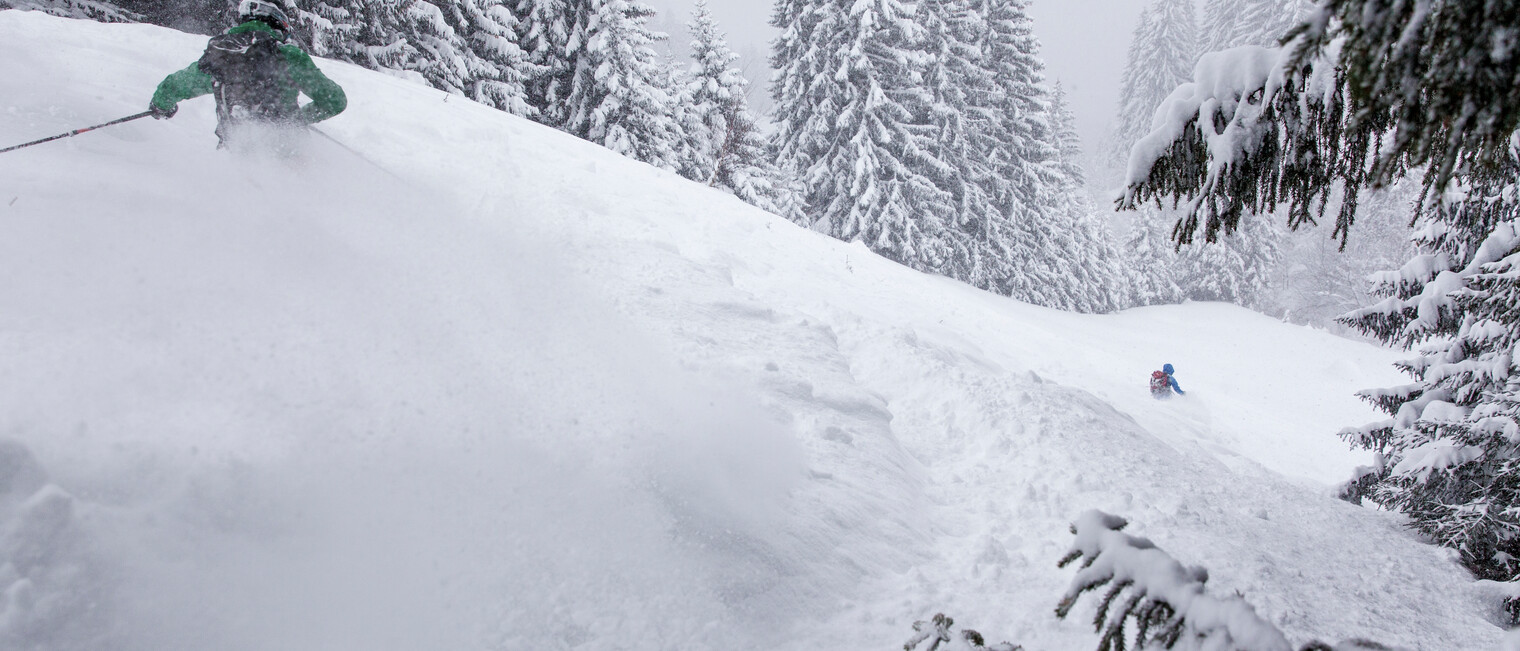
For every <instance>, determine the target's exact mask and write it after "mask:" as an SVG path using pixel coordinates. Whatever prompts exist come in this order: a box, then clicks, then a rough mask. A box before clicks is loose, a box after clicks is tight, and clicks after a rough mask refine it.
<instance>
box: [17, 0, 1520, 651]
mask: <svg viewBox="0 0 1520 651" xmlns="http://www.w3.org/2000/svg"><path fill="white" fill-rule="evenodd" d="M204 43H205V41H204V37H197V36H191V35H185V34H181V33H177V32H172V31H169V30H165V29H160V28H156V27H151V26H144V25H104V24H96V23H89V22H76V21H68V20H63V19H57V18H51V17H47V16H43V15H41V14H37V13H25V12H18V11H0V79H3V80H4V83H3V84H0V115H3V116H4V119H0V143H5V144H11V143H16V142H23V141H26V140H31V139H34V138H39V137H43V136H47V135H52V134H54V133H59V132H62V131H66V130H69V129H72V128H75V127H78V126H84V125H89V124H95V123H98V122H103V121H105V120H108V119H111V118H114V117H118V116H121V115H126V114H130V113H134V112H137V111H140V110H142V109H143V108H144V107H145V106H146V104H147V100H148V97H149V95H150V94H151V92H152V89H153V87H154V86H155V85H156V83H157V82H158V81H159V80H160V79H161V78H162V77H163V76H164V75H166V74H168V73H169V72H172V71H174V70H177V69H179V68H182V67H184V66H185V65H186V64H187V63H188V62H190V61H193V60H194V59H195V58H196V57H197V56H198V55H199V53H200V51H201V49H202V48H203V47H204ZM320 65H321V67H322V68H323V69H324V70H325V71H327V72H328V74H329V75H330V76H332V77H333V78H334V79H335V80H336V81H338V82H339V83H340V84H342V85H343V87H344V88H345V89H346V90H347V91H348V94H349V99H350V102H349V109H348V111H347V112H346V113H344V114H343V115H341V116H339V117H337V118H335V119H333V120H331V121H329V122H327V123H324V124H323V125H322V129H324V130H325V131H326V132H327V133H329V134H331V135H332V136H334V137H335V138H338V139H339V140H341V141H343V142H345V143H347V144H349V145H351V146H352V147H354V148H355V149H357V150H359V151H360V152H362V153H363V154H364V155H365V156H367V157H369V158H371V159H372V160H373V161H375V162H376V163H378V164H379V165H380V166H383V167H384V168H386V169H388V170H390V171H392V172H394V173H395V174H396V175H398V176H399V177H400V178H402V179H405V181H398V180H396V179H394V178H392V177H390V176H388V175H387V174H386V173H384V172H381V171H379V170H378V169H376V168H375V167H373V166H371V165H370V164H368V163H365V162H362V161H360V160H359V159H357V158H355V157H354V156H353V155H351V154H349V153H347V152H344V151H342V150H340V149H338V148H336V147H333V146H331V145H329V144H327V143H325V142H324V141H321V140H316V139H314V140H312V141H311V143H309V146H308V149H307V154H306V156H305V157H304V159H303V160H301V161H298V162H294V163H291V162H281V161H264V160H258V159H250V158H247V157H241V156H236V155H230V154H228V153H226V152H219V151H216V150H215V149H214V145H215V137H214V136H213V135H212V127H213V122H214V117H213V112H212V107H211V101H210V99H209V98H203V99H200V100H193V101H190V102H186V103H185V104H184V105H183V106H182V110H181V111H180V114H179V115H178V116H177V117H175V118H174V119H173V120H170V121H167V122H159V121H153V120H142V121H137V122H133V123H129V124H125V125H121V126H117V127H112V128H109V129H105V130H101V131H98V132H93V133H87V134H83V135H80V136H78V137H75V138H71V139H67V140H64V141H60V142H54V143H49V144H46V145H41V146H38V147H33V148H29V149H26V150H22V151H18V152H12V153H9V154H3V155H0V438H7V439H11V440H13V441H16V442H19V444H20V445H21V446H24V449H21V448H19V447H17V446H14V444H6V445H8V446H10V447H4V446H0V447H3V449H0V453H3V454H0V462H3V463H0V474H3V473H9V475H8V477H9V478H6V477H0V479H5V481H3V482H0V493H3V494H0V526H3V530H0V533H3V534H4V535H3V536H0V554H6V555H8V556H6V557H4V558H0V591H3V592H4V599H0V646H6V647H7V648H38V649H85V648H93V649H101V648H111V649H115V650H120V651H137V650H143V651H146V650H150V649H151V650H154V651H175V650H179V649H186V650H189V649H218V650H221V651H241V650H245V649H246V650H250V651H251V650H255V649H258V650H264V649H292V650H306V649H313V650H315V649H364V650H365V651H391V650H398V651H399V650H412V649H459V650H468V649H529V648H531V649H683V650H699V649H862V650H863V649H883V648H893V647H897V646H900V645H901V644H902V642H903V641H904V640H906V639H907V638H908V637H910V636H911V635H912V629H911V624H912V622H913V621H914V620H916V619H924V618H927V617H928V616H929V615H931V614H933V613H935V612H940V611H943V612H946V613H948V614H951V615H952V616H954V617H955V618H956V619H957V622H958V623H961V624H963V625H966V626H970V627H973V628H976V629H978V630H981V631H982V632H983V633H985V634H986V635H987V637H988V638H990V640H989V641H992V640H1002V639H1007V640H1010V641H1014V642H1017V643H1019V644H1022V645H1023V646H1024V647H1025V648H1026V649H1029V650H1030V651H1038V650H1041V649H1052V650H1064V649H1081V648H1090V647H1091V646H1092V645H1093V644H1094V643H1095V639H1096V638H1095V636H1094V635H1093V633H1092V629H1091V627H1090V625H1089V623H1088V620H1089V619H1090V618H1091V614H1092V612H1091V606H1090V605H1088V606H1079V607H1078V608H1077V610H1076V611H1075V612H1074V613H1073V615H1072V618H1071V620H1070V621H1060V620H1057V619H1056V618H1055V617H1054V615H1053V610H1054V607H1055V604H1056V602H1057V601H1058V600H1059V598H1060V596H1061V594H1062V593H1063V591H1064V590H1065V587H1066V585H1067V584H1068V582H1069V581H1070V580H1071V576H1072V571H1071V570H1070V569H1067V570H1061V569H1057V568H1056V567H1055V563H1056V561H1057V560H1058V559H1059V557H1060V556H1061V554H1062V553H1063V552H1064V551H1065V550H1066V549H1067V548H1068V547H1069V546H1070V545H1071V542H1072V539H1071V535H1070V534H1069V533H1068V526H1069V524H1070V522H1071V521H1072V520H1073V519H1075V518H1076V517H1077V516H1078V515H1079V514H1081V513H1082V512H1084V511H1086V510H1087V509H1102V510H1105V511H1108V512H1110V513H1115V514H1119V515H1122V516H1124V517H1125V518H1127V519H1129V520H1130V521H1131V522H1132V523H1133V524H1132V525H1131V527H1130V529H1129V531H1130V533H1134V534H1135V535H1143V536H1145V537H1147V538H1150V539H1151V540H1154V541H1155V542H1156V544H1158V545H1160V546H1161V547H1163V548H1164V549H1166V550H1167V552H1168V553H1170V554H1171V555H1173V556H1174V557H1176V558H1177V559H1179V560H1180V561H1182V562H1185V563H1188V564H1190V565H1201V566H1203V567H1207V568H1208V569H1209V572H1210V576H1211V579H1210V581H1209V583H1208V586H1209V589H1210V590H1211V591H1214V592H1217V593H1219V594H1223V595H1229V594H1233V593H1234V591H1237V590H1238V591H1239V592H1240V593H1242V594H1244V595H1245V597H1246V599H1247V600H1248V601H1249V602H1250V603H1251V604H1252V605H1253V606H1254V607H1255V608H1256V611H1257V612H1258V613H1259V614H1260V615H1261V616H1262V617H1263V618H1265V619H1266V620H1267V621H1269V622H1271V623H1272V624H1274V625H1276V626H1278V627H1280V628H1282V629H1283V630H1284V631H1285V632H1286V633H1287V634H1288V636H1289V638H1290V639H1291V640H1292V641H1294V642H1295V643H1302V642H1304V641H1307V640H1308V639H1310V638H1314V637H1318V638H1322V639H1326V640H1331V641H1334V640H1340V639H1346V638H1353V637H1367V638H1371V639H1375V640H1379V641H1382V642H1384V643H1387V644H1392V645H1400V646H1409V647H1412V648H1421V649H1443V650H1446V649H1459V650H1460V649H1494V648H1497V647H1498V646H1499V644H1500V640H1501V630H1500V629H1499V628H1498V627H1497V626H1495V625H1493V624H1491V623H1489V621H1488V619H1486V618H1492V617H1493V616H1494V608H1495V606H1494V600H1495V599H1496V598H1495V597H1494V596H1493V595H1494V592H1493V591H1492V590H1481V589H1480V588H1479V587H1478V586H1475V585H1474V584H1473V582H1472V581H1471V578H1470V577H1469V576H1468V575H1467V574H1466V573H1465V572H1464V571H1463V570H1462V569H1461V568H1460V567H1459V566H1458V565H1457V564H1456V563H1455V562H1454V561H1453V560H1452V558H1451V556H1450V555H1449V554H1446V553H1443V552H1441V551H1440V550H1438V549H1436V548H1434V547H1431V546H1428V545H1424V544H1421V543H1420V542H1419V541H1417V540H1415V539H1414V537H1412V536H1411V535H1410V534H1408V533H1407V532H1406V531H1405V530H1404V529H1403V528H1402V527H1401V524H1400V519H1399V518H1398V517H1395V516H1393V515H1391V514H1388V513H1385V512H1379V511H1375V510H1371V509H1365V508H1359V507H1355V506H1352V505H1349V504H1346V503H1344V502H1341V501H1338V500H1335V499H1334V498H1333V497H1332V496H1331V490H1330V489H1329V488H1328V486H1329V485H1330V484H1331V483H1334V482H1337V481H1341V480H1343V479H1346V478H1348V477H1349V476H1350V474H1351V472H1352V469H1353V468H1354V467H1356V466H1357V465H1361V464H1365V463H1367V462H1368V458H1367V457H1366V456H1365V455H1363V454H1360V453H1354V452H1351V451H1349V450H1347V449H1346V448H1345V446H1344V444H1343V443H1341V442H1340V441H1339V440H1338V439H1337V438H1336V437H1335V434H1334V433H1335V432H1336V431H1338V430H1339V429H1341V428H1342V427H1344V426H1347V425H1359V424H1361V423H1365V422H1368V421H1371V420H1374V419H1376V418H1377V414H1376V413H1375V412H1373V411H1372V409H1371V408H1370V407H1367V406H1366V405H1364V404H1361V403H1360V402H1358V401H1357V400H1356V399H1355V398H1354V397H1353V395H1352V393H1353V392H1354V391H1356V390H1358V389H1364V388H1368V387H1376V386H1385V385H1392V384H1398V383H1400V382H1401V381H1403V380H1401V378H1400V376H1399V375H1398V374H1397V373H1396V372H1395V371H1394V370H1393V369H1392V368H1391V367H1390V366H1389V364H1390V362H1392V361H1393V360H1395V359H1398V358H1399V357H1400V353H1399V352H1398V351H1386V350H1381V349H1378V348H1374V347H1371V346H1368V345H1365V344H1361V343H1357V342H1352V341H1348V340H1344V339H1340V338H1336V337H1333V336H1330V335H1328V334H1325V333H1323V332H1320V331H1316V330H1312V329H1307V328H1303V327H1297V326H1290V325H1285V324H1282V323H1279V322H1276V321H1274V320H1272V319H1269V318H1266V317H1263V316H1260V315H1257V314H1254V313H1251V312H1248V311H1245V310H1242V309H1238V308H1235V307H1231V306H1226V305H1216V304H1189V305H1183V306H1172V307H1161V308H1150V309H1143V310H1134V311H1130V312H1126V313H1122V314H1118V315H1111V316H1090V315H1076V314H1067V313H1061V312H1057V311H1053V310H1048V309H1043V308H1038V307H1033V306H1029V305H1024V304H1020V303H1016V302H1012V301H1009V300H1007V299H1004V298H1001V297H997V296H994V295H990V294H987V293H983V292H979V291H976V290H974V289H971V288H969V287H967V286H964V285H962V284H959V283H956V282H953V281H950V280H947V279H944V278H938V277H932V276H927V275H923V274H919V273H915V272H912V271H910V270H907V269H905V268H903V267H901V266H898V265H896V264H893V263H890V262H888V261H886V260H884V259H882V258H880V257H877V256H875V255H872V254H871V253H869V252H868V251H866V250H865V249H864V248H863V247H861V246H859V245H851V244H846V243H841V242H837V241H833V240H830V239H827V238H825V237H822V236H820V235H818V234H816V233H813V232H810V231H807V230H805V229H802V228H799V227H797V226H794V225H792V224H790V223H788V222H786V221H784V220H782V219H779V218H777V217H775V216H772V215H769V214H766V213H763V212H761V211H758V210H755V209H753V208H750V207H748V206H746V205H744V204H742V203H741V202H739V201H738V200H736V199H734V198H732V197H729V196H727V195H724V194H722V193H719V192H717V191H714V190H710V189H707V188H703V187H700V186H698V185H695V184H692V183H689V182H687V181H684V180H682V179H680V178H678V177H676V176H674V175H672V174H669V173H666V172H662V171H658V170H655V169H653V168H650V167H648V166H645V165H642V164H639V163H635V162H632V161H630V160H627V159H623V158H620V157H618V156H616V155H613V154H611V153H609V152H607V151H606V150H603V149H601V148H599V147H596V146H594V145H591V144H588V143H585V142H581V141H578V140H576V139H574V138H571V137H569V136H566V135H563V134H560V133H557V132H554V131H551V130H548V129H545V128H542V127H539V126H536V125H534V124H532V123H530V122H527V121H524V120H521V119H517V118H513V117H510V116H507V115H505V114H503V113H500V112H497V111H494V110H491V109H488V108H485V107H483V106H480V105H477V104H473V103H471V102H468V101H464V100H462V99H460V98H458V97H449V96H446V95H445V94H443V93H441V92H438V91H435V90H430V89H427V88H425V87H422V86H419V85H416V84H414V83H411V82H408V81H406V80H402V79H397V78H394V77H390V76H385V75H381V74H377V73H372V72H367V71H364V70H361V69H358V68H356V67H353V66H348V65H344V64H339V63H335V62H330V61H322V62H320ZM1167 362H1170V363H1172V364H1174V365H1176V367H1177V369H1178V374H1177V378H1178V380H1179V382H1180V384H1181V385H1182V388H1183V389H1184V390H1186V391H1187V392H1188V394H1187V396H1185V397H1179V398H1177V399H1174V400H1170V401H1155V400H1152V399H1151V398H1150V397H1149V395H1148V392H1147V390H1146V380H1147V378H1148V376H1149V374H1150V372H1151V371H1152V370H1154V369H1156V368H1159V367H1160V366H1161V364H1163V363H1167ZM17 450H20V451H19V452H17ZM26 450H30V452H31V454H33V455H34V456H35V458H36V463H35V464H30V463H29V462H25V456H26ZM17 468H20V469H21V470H15V469H17ZM44 473H45V474H44ZM18 478H19V479H18Z"/></svg>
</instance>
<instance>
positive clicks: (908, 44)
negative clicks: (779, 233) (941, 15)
mask: <svg viewBox="0 0 1520 651" xmlns="http://www.w3.org/2000/svg"><path fill="white" fill-rule="evenodd" d="M773 24H774V25H775V26H776V27H777V28H779V29H780V30H781V35H780V37H779V38H778V39H777V41H776V45H775V54H774V57H773V63H774V66H775V68H776V70H777V72H776V76H775V79H774V84H773V87H772V93H773V95H774V97H775V100H776V109H775V117H776V122H777V127H778V131H777V144H778V147H777V150H778V153H779V155H780V159H781V165H782V166H783V168H785V169H788V170H790V171H792V172H793V173H795V174H796V175H797V178H798V182H799V184H800V186H801V208H802V212H803V213H804V214H805V215H806V218H805V220H806V221H805V224H806V225H807V226H809V227H810V228H813V229H814V230H817V231H820V232H823V233H826V234H828V235H831V236H833V237H836V238H839V239H842V240H860V241H862V242H864V243H865V244H866V246H868V247H870V248H871V250H873V251H875V252H877V253H879V254H881V255H883V256H885V257H888V258H890V259H892V260H895V261H897V262H901V263H903V264H905V265H907V266H910V267H913V268H915V269H920V270H924V271H931V272H935V273H943V274H945V275H950V276H952V277H954V276H956V275H957V274H956V273H955V271H956V270H955V269H953V268H951V266H950V265H951V264H952V261H954V260H963V259H965V257H966V256H965V254H964V253H963V252H958V251H954V250H953V249H954V248H955V247H957V246H964V242H963V241H962V240H958V239H957V238H954V237H952V236H951V234H950V233H948V229H949V228H950V227H951V226H952V225H951V224H949V223H947V217H948V216H952V215H954V197H953V196H952V195H951V193H950V192H948V191H946V190H945V189H943V188H941V187H940V186H939V185H937V184H936V176H937V175H938V174H941V173H943V171H944V170H945V165H944V163H943V162H942V161H939V160H936V159H934V158H933V155H932V153H931V152H929V151H925V150H924V149H922V148H920V147H919V146H918V145H919V143H920V142H921V139H920V138H919V137H918V136H917V134H916V133H915V131H914V129H913V127H915V126H922V125H923V124H924V123H925V112H926V104H927V102H926V101H925V98H924V96H923V93H922V92H920V90H919V88H917V87H916V85H915V83H914V73H915V70H914V66H915V65H916V64H917V63H918V62H919V57H918V56H916V54H915V53H914V52H913V50H912V47H913V44H914V43H915V42H916V40H917V38H918V25H917V24H916V23H915V22H914V21H913V19H912V15H911V13H910V11H909V8H908V7H906V6H904V5H903V4H901V3H900V2H898V1H897V0H861V1H860V2H848V1H845V0H782V1H781V2H779V3H778V4H777V13H776V15H775V18H774V23H773Z"/></svg>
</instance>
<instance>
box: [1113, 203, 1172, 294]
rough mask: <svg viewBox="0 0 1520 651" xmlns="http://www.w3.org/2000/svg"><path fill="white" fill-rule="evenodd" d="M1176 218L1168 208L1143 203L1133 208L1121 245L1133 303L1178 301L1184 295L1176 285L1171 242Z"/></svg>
mask: <svg viewBox="0 0 1520 651" xmlns="http://www.w3.org/2000/svg"><path fill="white" fill-rule="evenodd" d="M1176 221H1177V219H1176V217H1174V216H1173V215H1172V213H1171V212H1169V211H1163V210H1160V209H1157V208H1156V207H1155V206H1144V207H1141V208H1140V209H1139V210H1136V211H1135V216H1134V221H1133V222H1131V225H1130V229H1129V232H1130V235H1129V242H1128V243H1127V244H1126V245H1125V249H1124V252H1125V256H1124V258H1125V262H1126V266H1127V267H1128V268H1129V269H1130V270H1131V276H1130V284H1131V287H1132V288H1133V292H1134V301H1135V304H1136V305H1171V304H1174V303H1181V302H1182V299H1183V298H1184V295H1183V293H1182V288H1181V287H1179V286H1178V285H1177V268H1178V266H1179V265H1178V262H1177V249H1176V246H1174V245H1173V244H1172V237H1171V232H1172V224H1173V223H1175V222H1176Z"/></svg>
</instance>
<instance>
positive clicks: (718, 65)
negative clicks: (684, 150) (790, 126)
mask: <svg viewBox="0 0 1520 651" xmlns="http://www.w3.org/2000/svg"><path fill="white" fill-rule="evenodd" d="M687 27H688V28H689V29H690V30H691V57H692V59H693V60H695V65H693V66H692V71H691V75H690V81H689V82H688V83H687V87H686V92H685V94H684V96H683V101H681V102H679V103H678V105H680V106H684V107H686V108H687V109H688V110H689V112H690V114H691V115H692V116H693V120H692V121H691V123H688V125H687V126H686V127H685V128H684V129H683V131H684V132H685V134H686V142H687V147H688V152H689V153H688V154H686V155H684V156H683V157H682V158H683V159H685V160H684V162H683V165H682V174H683V175H684V176H686V177H687V178H690V179H692V180H694V181H698V182H700V183H706V184H707V185H710V186H712V187H715V188H718V189H720V190H725V191H727V192H731V193H733V194H734V195H735V196H737V197H739V198H740V199H743V200H744V201H745V202H747V203H750V204H752V205H755V206H758V207H760V208H762V209H765V210H769V211H772V212H778V206H777V204H776V201H775V196H776V190H775V186H774V184H775V183H776V173H775V170H774V169H773V168H772V166H771V164H770V160H769V154H768V152H767V151H766V147H765V140H764V139H763V138H762V136H761V134H760V127H759V125H758V124H757V123H756V121H755V117H754V115H753V114H751V113H750V109H749V102H748V101H747V100H746V96H747V93H748V88H749V81H748V80H746V79H745V78H744V75H743V73H741V72H740V71H739V68H738V61H739V55H737V54H734V52H733V50H730V49H729V47H728V42H727V40H726V39H725V37H724V35H723V33H722V32H721V31H719V29H718V24H717V21H715V20H714V19H713V17H712V12H711V11H710V10H709V9H708V8H707V2H706V0H697V3H696V7H695V9H694V10H693V13H692V19H691V22H690V23H689V24H688V25H687Z"/></svg>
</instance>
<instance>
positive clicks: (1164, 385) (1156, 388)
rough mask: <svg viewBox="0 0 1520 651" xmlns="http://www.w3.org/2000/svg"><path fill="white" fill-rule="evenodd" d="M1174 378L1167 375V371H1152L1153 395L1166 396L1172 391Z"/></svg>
mask: <svg viewBox="0 0 1520 651" xmlns="http://www.w3.org/2000/svg"><path fill="white" fill-rule="evenodd" d="M1171 388H1172V380H1171V378H1169V377H1167V375H1166V371H1156V372H1154V373H1151V395H1153V396H1158V397H1159V396H1164V395H1166V394H1168V393H1171Z"/></svg>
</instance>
